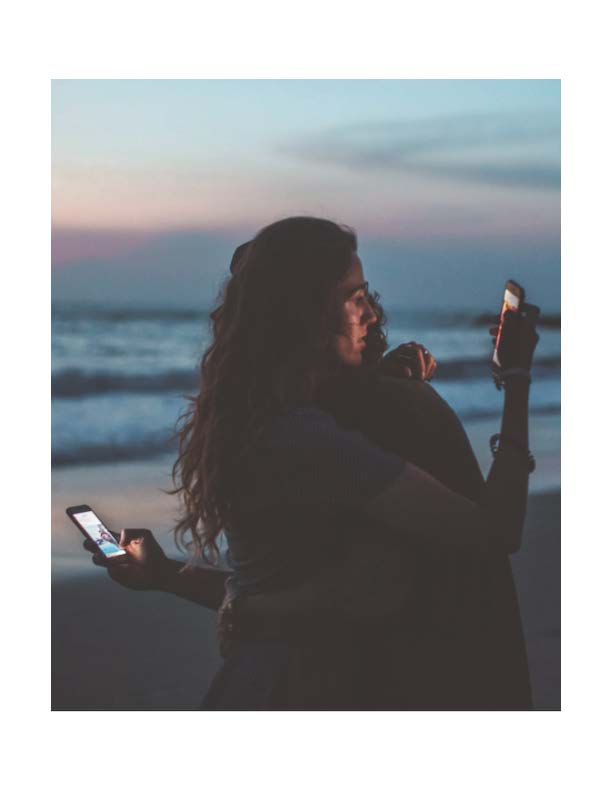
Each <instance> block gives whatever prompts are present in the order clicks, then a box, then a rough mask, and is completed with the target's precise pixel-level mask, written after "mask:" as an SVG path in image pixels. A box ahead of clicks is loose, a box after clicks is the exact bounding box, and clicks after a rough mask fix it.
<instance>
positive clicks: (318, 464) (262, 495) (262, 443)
mask: <svg viewBox="0 0 612 792" xmlns="http://www.w3.org/2000/svg"><path fill="white" fill-rule="evenodd" d="M404 466H405V462H404V460H402V459H401V457H399V456H398V455H396V454H393V453H389V452H387V451H383V450H382V449H380V448H377V447H376V446H374V445H372V443H371V442H370V441H369V440H367V439H366V438H365V436H364V435H362V434H361V433H360V432H357V431H349V430H346V429H343V428H341V427H340V426H339V425H338V424H337V423H336V421H335V419H334V418H333V417H332V416H331V415H329V414H328V413H325V412H322V411H321V410H318V409H316V408H310V407H303V408H298V409H294V410H292V411H290V412H287V413H285V414H283V415H281V416H277V417H275V418H274V419H272V420H271V421H269V422H268V424H267V425H266V426H265V428H264V431H263V433H262V435H261V437H260V439H259V441H258V443H257V445H256V448H255V450H254V453H253V454H252V456H251V459H250V462H249V465H248V468H247V476H246V478H245V481H244V484H243V486H242V487H241V491H240V492H239V493H238V496H237V500H238V502H239V505H240V508H241V509H242V510H246V511H251V510H259V509H265V508H269V507H271V506H282V505H285V504H286V505H294V506H295V505H300V504H303V505H317V504H318V505H326V504H328V505H338V506H342V507H349V508H351V507H354V508H359V507H363V506H365V505H366V504H367V503H368V502H369V501H370V500H371V499H372V498H374V497H376V496H377V495H379V494H380V493H381V492H382V491H383V490H384V489H385V488H386V487H388V486H389V484H391V483H392V482H393V481H394V480H395V479H396V478H397V477H398V476H399V475H400V473H401V472H402V470H403V469H404Z"/></svg>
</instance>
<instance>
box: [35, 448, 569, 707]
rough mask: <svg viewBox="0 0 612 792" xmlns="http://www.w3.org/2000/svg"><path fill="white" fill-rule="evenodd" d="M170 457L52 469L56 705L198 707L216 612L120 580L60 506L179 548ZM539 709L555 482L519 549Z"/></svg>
mask: <svg viewBox="0 0 612 792" xmlns="http://www.w3.org/2000/svg"><path fill="white" fill-rule="evenodd" d="M168 472H169V460H166V461H165V462H163V463H160V461H159V460H158V461H156V462H123V463H118V464H116V465H90V466H79V467H74V468H61V469H55V470H54V471H53V505H52V523H53V532H52V536H53V540H52V558H53V565H52V702H51V706H52V709H53V710H180V711H183V710H195V709H198V707H199V704H200V702H201V700H202V698H203V696H204V694H205V692H206V690H207V688H208V685H209V684H210V681H211V679H212V678H213V676H214V674H215V672H216V670H217V669H218V668H219V666H220V663H221V659H220V657H219V654H218V651H217V646H216V636H215V621H216V615H215V613H213V612H212V611H209V610H207V609H206V608H203V607H200V606H198V605H194V604H192V603H190V602H186V601H184V600H180V599H178V598H177V597H174V596H173V595H169V594H162V593H159V592H138V591H131V590H128V589H124V588H122V587H121V586H119V585H117V584H116V583H114V582H113V581H111V580H110V579H109V578H108V577H107V574H106V572H105V571H104V570H101V569H99V568H97V567H94V566H93V565H92V564H91V560H90V556H89V554H88V553H86V552H85V551H84V550H83V549H82V547H81V541H82V540H81V537H80V535H79V534H78V531H77V530H76V528H75V527H74V526H72V525H71V523H70V521H69V520H68V519H67V518H66V517H65V515H64V509H65V508H66V506H69V505H75V504H78V503H83V502H86V503H88V504H89V505H91V506H92V507H93V508H94V509H96V511H97V512H99V514H100V516H101V517H102V518H103V520H104V521H105V522H106V524H107V525H108V527H109V528H111V529H113V530H118V529H119V528H121V527H125V528H150V529H151V530H153V531H154V533H155V535H156V537H157V538H158V539H159V540H160V542H161V544H162V545H163V546H164V548H165V549H166V551H167V552H168V554H169V555H172V556H173V557H175V558H179V557H180V555H179V553H178V551H177V550H176V549H175V548H174V547H173V542H172V537H171V533H170V529H171V527H172V524H173V520H174V519H175V517H176V500H175V498H174V497H172V496H169V495H166V494H164V492H163V489H164V488H168V487H169V485H170V479H169V475H168ZM512 563H513V567H514V572H515V581H516V586H517V590H518V593H519V599H520V603H521V613H522V619H523V626H524V629H525V635H526V639H527V647H528V653H529V663H530V672H531V679H532V686H533V691H534V703H535V706H536V709H543V710H558V709H560V645H561V637H560V598H561V587H560V574H561V571H560V570H561V564H560V493H559V491H558V490H557V491H547V492H537V493H536V494H533V495H531V496H530V500H529V508H528V514H527V521H526V526H525V532H524V541H523V546H522V548H521V550H520V552H519V553H517V554H516V555H515V556H514V557H513V562H512Z"/></svg>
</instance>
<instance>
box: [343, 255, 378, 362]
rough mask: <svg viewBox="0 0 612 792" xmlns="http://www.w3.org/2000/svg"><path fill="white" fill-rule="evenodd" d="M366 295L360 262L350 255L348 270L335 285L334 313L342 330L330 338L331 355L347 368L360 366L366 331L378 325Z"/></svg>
mask: <svg viewBox="0 0 612 792" xmlns="http://www.w3.org/2000/svg"><path fill="white" fill-rule="evenodd" d="M367 295H368V284H367V283H366V281H365V278H364V276H363V268H362V266H361V260H360V258H359V256H358V255H357V254H356V253H353V258H352V262H351V266H350V268H349V270H348V272H347V273H346V275H345V277H344V279H343V280H342V281H341V282H340V283H339V284H338V290H337V311H338V316H339V324H340V327H341V328H342V329H341V331H340V332H339V333H337V334H334V337H333V349H334V353H335V355H336V357H337V358H338V359H339V360H340V362H341V363H343V364H344V365H346V366H360V365H361V356H362V353H363V350H364V349H365V336H366V334H367V332H368V327H369V326H370V325H371V324H374V323H375V322H376V321H377V319H376V314H375V313H374V311H373V310H372V308H371V307H370V303H369V302H368V297H367Z"/></svg>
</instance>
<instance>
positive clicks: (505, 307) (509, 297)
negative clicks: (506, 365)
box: [493, 280, 525, 367]
mask: <svg viewBox="0 0 612 792" xmlns="http://www.w3.org/2000/svg"><path fill="white" fill-rule="evenodd" d="M524 302H525V290H524V289H523V287H522V286H519V285H518V283H516V282H515V281H513V280H509V281H507V282H506V288H505V289H504V298H503V301H502V307H501V313H500V317H499V327H498V330H497V338H496V339H495V349H494V350H493V363H495V365H496V366H500V367H501V362H500V360H499V347H500V343H501V340H502V334H503V331H504V319H505V315H506V311H513V312H517V311H520V309H521V306H522V305H523V303H524Z"/></svg>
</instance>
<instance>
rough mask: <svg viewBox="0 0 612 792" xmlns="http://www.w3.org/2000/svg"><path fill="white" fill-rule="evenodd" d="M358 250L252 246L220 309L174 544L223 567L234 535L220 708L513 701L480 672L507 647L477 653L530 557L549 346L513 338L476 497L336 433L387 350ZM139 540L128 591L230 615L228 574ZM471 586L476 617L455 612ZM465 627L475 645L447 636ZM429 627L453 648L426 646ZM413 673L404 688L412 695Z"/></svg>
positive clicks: (298, 242)
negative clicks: (487, 468) (491, 454)
mask: <svg viewBox="0 0 612 792" xmlns="http://www.w3.org/2000/svg"><path fill="white" fill-rule="evenodd" d="M356 249H357V245H356V239H355V237H354V235H353V234H352V232H350V231H348V230H347V229H343V228H341V227H339V226H337V225H335V224H334V223H331V222H329V221H324V220H316V219H313V218H290V219H288V220H284V221H280V222H279V223H275V224H273V225H272V226H268V227H267V228H265V229H263V231H261V232H260V233H259V234H258V235H257V236H256V237H255V239H254V240H253V241H252V242H251V243H249V245H248V248H247V250H246V251H245V255H244V256H243V257H242V260H241V264H240V266H239V267H237V271H236V273H235V274H234V276H233V277H232V278H231V280H230V281H229V282H228V284H227V285H226V288H225V293H224V296H223V300H222V302H221V305H220V306H219V308H218V309H217V310H216V311H215V312H214V314H213V320H214V324H213V331H214V333H213V335H214V337H213V343H212V345H211V347H210V348H209V349H208V350H207V352H206V353H205V355H204V358H203V362H202V388H201V391H200V394H199V396H198V397H197V398H196V399H195V400H194V401H193V404H192V408H191V410H190V412H189V413H188V415H187V418H186V422H185V424H184V426H183V430H182V434H181V445H180V455H179V459H178V461H177V465H176V467H175V473H176V475H177V478H178V479H179V488H178V491H179V492H180V494H181V496H182V498H183V502H184V505H185V512H184V517H183V519H182V520H181V522H180V523H179V525H178V527H177V534H178V536H179V537H182V538H190V539H191V542H192V544H193V546H194V548H195V550H196V551H197V552H202V553H205V554H206V553H208V554H214V553H215V551H216V541H217V538H218V537H219V535H220V533H221V532H222V531H224V532H225V534H226V535H227V538H228V544H229V552H230V559H231V566H232V569H233V574H232V575H231V578H230V580H229V589H230V593H231V595H232V596H231V601H232V602H237V603H240V604H241V610H242V613H243V618H242V620H241V625H240V631H241V632H240V635H239V636H238V640H237V641H235V642H234V645H233V647H232V651H231V655H230V657H228V659H227V660H226V664H225V666H224V668H223V669H222V671H221V673H220V675H219V676H218V678H217V680H216V681H215V683H214V684H213V688H212V689H211V691H210V694H209V696H208V699H207V702H206V706H207V707H209V708H218V709H233V708H239V709H258V708H259V709H273V708H274V709H277V708H278V709H281V708H291V709H303V708H308V709H330V708H334V709H355V708H357V709H363V708H397V707H392V706H390V705H391V704H393V703H394V702H393V699H394V695H396V694H397V695H396V698H397V699H398V701H397V702H396V703H398V704H399V708H434V707H436V706H442V707H444V708H449V709H451V708H467V707H466V696H465V691H468V692H469V694H470V696H469V697H468V698H469V701H468V702H467V703H468V704H469V703H470V702H471V703H472V704H475V705H476V706H477V707H478V708H480V707H482V706H483V705H486V704H487V703H489V702H493V704H494V706H493V707H492V708H501V707H499V706H497V707H496V706H495V705H498V702H499V701H501V699H499V697H498V699H497V700H496V701H495V696H494V695H493V693H494V692H495V691H494V690H493V688H495V683H494V680H493V681H491V680H489V679H488V678H486V677H487V673H486V671H487V664H488V663H489V662H490V661H491V660H494V659H495V658H494V654H495V653H491V651H490V647H489V646H486V645H485V643H483V642H482V641H481V640H480V638H481V636H482V633H483V632H485V633H486V632H487V631H488V628H489V626H490V619H489V620H488V621H487V620H486V613H485V612H484V611H485V610H486V609H483V608H482V599H483V597H482V594H483V592H485V593H486V594H488V593H489V592H490V590H491V589H490V587H489V588H487V587H486V586H485V585H484V584H485V578H486V574H484V575H483V571H485V572H486V571H487V570H490V569H491V567H492V564H491V563H489V561H490V559H492V558H495V559H499V558H506V559H507V555H506V554H507V552H512V551H513V550H515V549H517V548H518V546H519V544H520V533H521V529H522V523H523V519H524V512H525V502H526V492H527V452H526V448H527V393H528V377H527V376H526V375H527V372H528V369H529V367H530V365H531V357H532V354H533V349H534V347H535V343H536V340H537V336H536V335H535V332H534V330H533V327H532V326H531V325H530V323H529V322H527V321H526V320H524V319H523V318H521V319H519V320H518V321H516V322H514V323H512V322H511V323H510V324H509V326H510V331H511V332H510V336H509V338H510V339H511V340H513V341H514V344H513V345H511V346H510V347H508V348H507V350H505V356H504V357H503V358H502V360H503V362H504V366H505V367H506V368H508V369H512V370H513V374H512V375H509V376H508V378H507V383H506V404H505V409H504V419H503V423H502V442H501V445H500V448H499V453H498V454H497V456H496V458H495V461H494V464H493V466H492V470H491V474H490V475H489V478H488V480H487V484H486V486H483V488H482V495H481V497H479V498H477V499H476V498H474V499H473V500H469V499H468V498H466V497H464V496H463V495H460V494H458V493H457V492H455V491H453V490H452V489H450V488H449V487H448V486H444V484H442V483H441V482H440V481H437V480H436V479H434V478H433V477H432V476H431V475H429V474H428V473H427V472H426V470H424V469H422V468H419V467H417V466H416V465H414V464H411V463H410V462H406V458H405V457H404V458H402V456H400V455H399V454H397V453H393V452H392V450H391V449H388V448H387V449H386V450H385V448H384V443H382V444H381V445H382V446H383V447H380V446H377V445H375V444H373V443H372V442H370V441H369V440H368V439H367V437H366V436H364V435H363V434H361V433H356V432H354V431H351V430H350V429H349V428H347V423H348V424H350V419H349V420H348V421H347V422H345V425H344V426H342V425H340V423H338V421H336V420H335V419H334V417H333V412H334V408H333V402H334V394H337V388H336V385H337V383H338V382H339V381H341V382H342V383H343V386H344V387H347V385H346V383H348V391H347V392H346V394H345V397H344V398H343V399H341V403H343V404H344V405H345V406H346V403H347V401H348V400H357V396H358V394H360V393H363V392H364V391H367V390H368V383H367V381H366V383H365V386H364V378H363V377H362V376H361V372H362V371H363V370H364V368H365V367H364V366H363V365H362V364H363V360H364V357H365V358H367V357H368V352H371V350H372V349H374V350H376V354H374V355H373V356H374V357H376V355H378V354H379V352H380V349H381V338H382V331H381V321H380V318H381V313H380V311H377V310H375V309H374V310H373V307H372V300H371V298H369V297H368V292H367V284H366V282H365V279H364V276H363V271H362V266H361V262H360V260H359V258H358V256H357V254H356ZM374 305H376V303H375V302H374ZM513 325H514V326H513ZM422 363H423V366H424V367H425V368H426V367H427V365H428V364H427V362H426V360H424V359H423V360H422ZM366 370H367V369H366ZM347 373H348V374H349V375H350V374H352V373H356V375H355V376H348V377H347V376H346V375H347ZM366 380H367V377H366ZM322 407H326V409H322ZM349 412H350V410H349ZM424 467H425V468H426V467H427V466H426V465H425V466H424ZM475 494H476V495H478V494H479V493H475ZM129 538H130V537H123V539H124V543H125V544H126V545H127V544H130V543H129V542H128V541H126V540H128V539H129ZM131 546H132V554H133V555H134V556H138V555H140V558H141V561H143V560H144V563H141V565H140V566H139V567H138V571H136V565H132V567H131V568H129V569H125V570H123V571H121V570H118V569H114V570H113V571H112V572H111V574H112V575H113V576H114V577H115V578H116V579H118V580H120V579H121V576H122V575H123V582H125V583H126V584H128V585H133V586H134V585H136V586H137V585H141V586H142V587H149V586H151V585H153V584H155V585H157V586H160V587H164V588H165V589H166V590H169V591H174V592H175V593H178V594H180V595H181V596H185V597H187V598H189V599H193V600H195V601H198V602H202V603H203V604H214V603H218V602H219V600H220V597H221V592H222V590H223V587H224V583H225V580H224V576H223V575H222V574H221V573H213V572H209V571H207V570H201V569H200V570H196V569H191V570H190V571H188V572H179V571H178V569H179V567H178V566H177V565H176V564H172V563H171V562H167V560H165V558H164V557H163V554H162V553H161V551H160V550H159V549H158V548H157V547H156V546H155V545H154V544H153V543H152V542H151V540H150V539H147V538H146V537H145V538H142V537H141V538H137V539H136V540H135V541H134V542H132V543H131ZM458 558H460V559H461V558H468V559H469V560H470V563H472V565H473V568H474V571H475V573H476V574H475V575H474V577H473V578H470V581H471V583H470V585H468V586H466V585H464V586H462V587H461V586H460V587H459V589H458V588H457V586H451V587H450V588H449V591H447V592H446V593H442V594H441V592H440V591H438V590H437V589H436V588H435V586H434V590H433V592H432V589H431V581H432V579H434V580H436V579H437V580H438V582H444V583H446V582H448V579H451V580H453V581H455V578H456V577H457V576H456V575H454V574H451V575H448V576H445V575H444V574H441V572H440V570H441V568H442V569H444V568H447V569H451V571H454V570H455V569H456V567H457V565H458V562H457V559H458ZM372 559H376V560H377V563H376V564H371V563H370V562H371V560H372ZM381 559H384V564H383V563H382V562H381ZM474 559H476V561H474ZM364 562H365V563H366V568H367V569H368V577H369V579H370V586H369V587H368V588H367V589H366V586H365V582H366V581H365V580H364V579H363V578H359V579H358V582H359V585H352V586H350V588H349V585H347V584H350V583H351V582H353V583H354V582H355V581H356V580H357V578H356V577H355V576H356V575H359V574H360V572H362V571H363V570H364ZM368 563H370V566H369V567H368V566H367V565H368ZM459 566H463V562H461V561H460V562H459ZM493 566H494V564H493ZM423 569H427V570H430V571H431V572H432V574H431V575H425V576H423V574H422V571H423ZM109 571H110V570H109ZM419 573H421V574H419ZM138 576H140V577H138ZM459 577H461V576H459ZM463 582H465V575H464V577H463ZM428 585H429V594H427V595H424V594H423V592H424V591H426V590H427V586H428ZM483 586H484V588H483ZM458 591H459V593H460V594H461V596H462V598H463V600H464V603H463V607H462V608H461V607H460V608H455V609H454V610H455V612H452V610H453V609H451V612H450V613H449V608H448V604H449V602H451V600H452V598H453V597H454V595H456V594H457V592H458ZM440 596H441V597H442V605H441V606H440V607H438V605H439V602H438V600H439V599H440ZM415 603H416V605H415ZM421 603H423V604H424V607H422V608H421V607H419V605H420V604H421ZM245 604H246V607H245ZM471 605H474V607H471ZM436 608H437V610H436ZM266 609H267V610H266ZM244 614H247V618H246V619H245V618H244ZM249 614H250V615H249ZM266 614H267V615H266ZM270 614H272V617H271V618H270ZM283 614H284V615H285V616H289V618H281V617H282V615H283ZM462 619H463V622H462ZM236 623H237V622H236ZM364 624H369V629H370V633H368V635H366V636H364V631H363V625H364ZM432 625H434V627H435V629H433V630H432ZM375 627H377V633H376V636H375V638H376V640H375V641H372V640H371V635H372V633H371V630H372V629H374V628H375ZM466 629H467V630H468V632H470V631H471V633H473V635H471V634H470V637H468V639H466V640H462V641H460V642H457V641H456V640H455V641H454V642H453V640H452V639H453V634H456V633H457V632H458V631H459V632H461V633H462V634H464V633H465V631H466ZM398 632H401V633H403V634H404V635H408V636H409V640H408V643H407V644H404V651H402V652H399V653H397V652H396V653H395V655H396V657H397V656H398V655H399V657H400V658H405V659H406V660H407V661H409V663H408V665H407V666H406V667H405V668H402V664H401V663H400V664H399V665H398V663H396V664H395V666H394V667H393V668H392V669H391V671H390V673H389V675H388V677H389V679H391V680H392V681H393V684H392V685H391V686H387V687H386V688H385V685H384V684H382V683H381V682H380V681H378V682H377V684H372V682H373V680H374V677H375V675H376V673H377V672H379V671H380V669H381V664H380V656H381V655H382V656H383V657H385V655H386V653H387V652H388V651H389V650H393V649H394V648H397V642H396V639H395V636H396V635H397V634H398ZM432 634H435V635H436V636H437V637H439V638H440V640H439V642H438V644H437V645H436V646H435V647H433V648H432V644H431V640H430V639H431V635H432ZM440 636H441V637H440ZM406 646H409V649H410V651H407V650H406ZM465 646H468V647H469V650H467V651H464V647H465ZM449 648H451V649H452V650H457V649H459V650H460V651H459V655H458V656H457V657H456V661H455V662H454V664H453V665H452V666H448V665H447V667H445V666H444V664H442V665H440V667H439V669H438V672H437V674H431V673H429V674H428V672H429V669H430V668H431V666H432V663H433V665H435V662H433V661H439V660H440V655H441V654H444V651H445V650H448V649H449ZM483 649H484V650H485V651H484V656H483V657H481V658H480V663H479V664H478V663H476V666H477V667H478V671H477V673H475V672H474V665H475V663H474V661H475V660H476V659H477V658H478V657H479V656H480V655H481V654H482V651H481V650H483ZM356 658H358V659H356ZM402 672H403V676H404V677H408V678H410V679H412V680H413V682H412V683H411V684H408V685H404V684H403V679H402ZM449 673H450V678H448V676H449ZM428 675H429V679H428V680H426V681H425V682H423V680H424V677H425V676H428ZM493 676H495V674H493ZM484 678H486V679H485V681H484V682H482V680H483V679H484ZM414 680H416V682H415V681H414ZM419 680H420V681H419ZM434 680H435V681H434ZM440 691H442V693H440ZM458 692H459V693H463V698H462V696H461V695H457V694H458Z"/></svg>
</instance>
